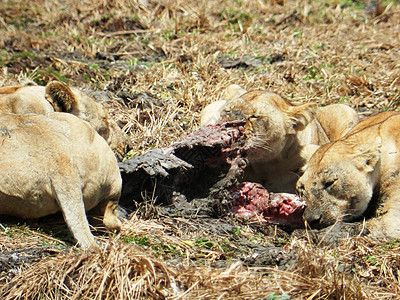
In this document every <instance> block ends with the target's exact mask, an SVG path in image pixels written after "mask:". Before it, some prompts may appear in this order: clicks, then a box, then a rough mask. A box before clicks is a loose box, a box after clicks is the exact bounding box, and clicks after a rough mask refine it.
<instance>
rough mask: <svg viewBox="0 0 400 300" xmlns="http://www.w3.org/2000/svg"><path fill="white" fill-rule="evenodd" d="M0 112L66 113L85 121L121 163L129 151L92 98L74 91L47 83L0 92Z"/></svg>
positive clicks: (125, 139)
mask: <svg viewBox="0 0 400 300" xmlns="http://www.w3.org/2000/svg"><path fill="white" fill-rule="evenodd" d="M0 112H3V113H14V114H25V113H35V114H44V115H45V114H48V113H51V112H66V113H70V114H73V115H75V116H77V117H78V118H80V119H82V120H84V121H87V122H88V123H89V124H90V125H91V126H92V127H93V129H94V130H96V131H97V132H98V133H99V134H100V136H102V137H103V138H104V139H105V140H106V141H107V143H108V144H109V146H110V147H111V148H112V149H113V151H114V152H115V155H116V156H117V158H118V159H119V160H121V159H122V158H123V157H124V155H125V153H126V152H128V151H129V149H130V148H131V144H130V141H129V138H128V136H127V135H126V134H125V133H124V132H123V131H122V130H121V129H120V128H119V127H118V125H117V124H116V123H115V122H114V121H113V120H112V119H111V118H110V116H109V115H108V113H107V111H106V109H105V108H104V107H103V106H102V105H101V104H100V103H97V102H96V101H95V100H94V99H93V98H92V97H90V96H89V95H87V94H86V93H84V92H82V91H80V90H79V89H77V88H74V87H68V86H67V85H65V84H63V83H61V82H58V81H51V82H49V83H48V84H47V85H46V86H45V87H44V86H8V87H2V88H0Z"/></svg>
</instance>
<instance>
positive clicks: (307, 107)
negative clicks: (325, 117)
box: [288, 103, 317, 134]
mask: <svg viewBox="0 0 400 300" xmlns="http://www.w3.org/2000/svg"><path fill="white" fill-rule="evenodd" d="M316 113H317V104H315V103H306V104H302V105H298V106H291V107H290V109H289V111H288V115H289V124H290V125H289V126H290V128H288V133H292V134H293V133H296V131H299V130H303V129H304V128H305V127H306V126H307V125H308V124H309V123H311V122H312V121H313V120H314V119H315V115H316Z"/></svg>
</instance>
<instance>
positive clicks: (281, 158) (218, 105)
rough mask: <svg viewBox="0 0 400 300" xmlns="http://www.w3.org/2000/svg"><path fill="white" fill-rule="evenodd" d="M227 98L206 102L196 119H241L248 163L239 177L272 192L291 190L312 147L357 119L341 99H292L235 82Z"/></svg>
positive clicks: (341, 133) (340, 133) (335, 136)
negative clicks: (321, 103) (322, 102)
mask: <svg viewBox="0 0 400 300" xmlns="http://www.w3.org/2000/svg"><path fill="white" fill-rule="evenodd" d="M225 98H226V99H224V100H220V101H216V102H214V103H211V104H210V105H208V106H206V107H205V108H204V110H203V111H202V113H201V119H200V125H201V126H205V125H209V124H215V123H216V122H221V121H228V120H238V119H244V120H245V121H246V124H245V125H244V127H245V134H246V136H247V141H246V146H245V148H246V149H247V151H246V152H247V153H246V156H247V161H248V165H247V167H246V168H245V170H244V177H243V179H242V180H244V181H255V182H258V183H261V184H262V185H263V186H264V187H265V188H267V189H269V190H271V191H273V192H286V193H294V192H295V189H296V182H297V179H298V178H299V176H300V175H301V168H302V167H303V166H304V165H305V163H306V162H307V161H308V159H309V158H310V156H311V155H312V153H314V151H315V150H316V149H317V148H318V147H319V146H320V145H323V144H326V143H328V142H329V141H332V140H336V139H338V138H340V137H342V136H344V135H345V134H346V133H347V132H348V131H349V130H350V129H351V128H352V127H353V126H354V125H355V124H357V123H358V115H357V113H356V111H354V110H353V109H352V108H350V107H348V106H346V105H344V104H332V105H328V106H326V107H321V108H318V107H317V104H315V103H306V104H302V105H292V104H290V103H289V102H288V101H285V100H284V99H283V98H282V97H280V96H279V95H277V94H275V93H271V92H265V91H260V90H256V91H250V92H247V91H246V90H244V89H242V88H241V87H240V86H238V85H231V86H229V87H228V88H227V89H226V91H225Z"/></svg>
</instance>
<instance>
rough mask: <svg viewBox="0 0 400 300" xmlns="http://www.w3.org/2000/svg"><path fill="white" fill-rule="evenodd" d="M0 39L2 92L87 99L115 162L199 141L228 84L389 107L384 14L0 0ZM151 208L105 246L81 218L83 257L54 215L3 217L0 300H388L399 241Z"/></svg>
mask: <svg viewBox="0 0 400 300" xmlns="http://www.w3.org/2000/svg"><path fill="white" fill-rule="evenodd" d="M0 33H1V34H0V71H1V72H0V73H1V74H0V85H1V86H5V85H10V84H24V83H26V82H28V81H32V82H34V83H36V84H40V85H45V84H46V83H47V82H48V81H50V80H59V81H63V82H65V83H67V84H69V85H72V86H77V87H80V88H82V89H84V90H86V91H88V92H89V93H91V94H92V95H93V96H94V97H95V98H96V99H97V100H98V101H100V102H102V103H103V104H104V106H105V107H106V108H107V109H108V110H109V112H110V114H111V115H112V116H113V118H115V120H116V121H117V122H118V124H119V125H120V127H121V128H123V129H124V131H125V132H126V133H127V134H129V136H130V138H131V140H132V142H133V144H134V148H133V150H132V151H131V152H130V153H129V154H128V155H127V157H131V156H134V155H140V154H144V153H146V152H148V151H149V150H151V149H156V148H161V147H166V146H169V145H171V143H173V142H175V141H178V140H180V139H182V137H183V136H184V135H185V134H187V133H190V132H193V131H195V130H196V129H198V127H199V125H198V122H199V113H200V111H201V109H202V108H203V107H204V106H205V105H207V104H208V103H211V102H212V101H215V100H218V99H220V98H221V96H222V94H223V90H224V88H226V87H227V86H228V85H229V84H232V83H235V84H239V85H241V86H243V87H244V88H246V89H248V90H253V89H262V90H268V91H272V92H275V93H278V94H280V95H282V96H283V97H284V98H286V99H287V100H289V101H292V102H293V103H305V102H311V101H313V102H317V103H318V104H319V105H321V106H322V105H326V104H330V103H346V104H348V105H350V106H351V107H353V108H355V109H356V110H357V111H358V112H359V114H360V116H361V117H366V116H369V115H371V114H374V113H376V112H379V111H384V110H397V109H398V107H399V103H400V63H399V61H400V60H399V58H400V53H399V52H400V42H399V39H400V34H399V33H400V7H399V4H398V1H349V0H336V1H329V0H321V1H304V0H280V1H279V0H258V1H250V0H210V1H193V0H186V1H182V0H178V1H167V0H166V1H153V0H118V1H107V0H102V1H100V0H84V1H77V0H64V1H61V0H56V1H51V0H44V1H38V0H31V1H26V0H12V1H11V0H4V1H3V2H2V4H1V5H0ZM153 196H154V195H152V194H151V192H148V193H147V194H143V195H142V197H141V199H131V202H130V203H129V199H128V200H127V201H128V204H127V205H125V208H121V216H123V217H125V219H124V221H123V229H122V231H121V232H120V233H119V234H115V235H110V234H109V233H106V232H105V230H104V228H102V226H101V225H99V223H100V222H99V220H98V219H97V218H96V217H92V216H90V217H89V219H90V221H91V224H92V231H93V232H94V233H95V234H96V236H97V238H98V240H99V241H100V242H101V243H103V247H102V249H101V250H99V251H94V252H84V251H79V250H78V249H77V248H75V247H73V246H74V240H73V238H72V236H71V235H70V233H69V231H68V230H67V228H66V226H65V223H64V222H63V219H62V216H60V215H56V216H49V217H46V218H42V219H39V220H21V219H15V218H6V217H2V218H1V219H0V297H1V298H2V299H276V300H278V299H281V300H282V299H398V298H399V296H398V295H400V274H399V271H398V270H399V269H400V241H398V240H392V241H377V240H373V239H371V238H370V237H368V232H367V231H366V230H365V228H364V227H363V222H362V221H360V222H358V223H353V224H336V225H335V226H333V227H331V228H327V229H324V230H320V231H317V230H304V229H294V228H289V227H282V226H276V225H271V224H265V223H260V222H257V221H255V220H247V219H243V218H240V217H237V216H234V215H232V214H215V211H213V210H212V209H210V203H208V202H206V201H202V200H201V199H198V200H196V201H191V202H187V201H180V198H179V197H174V200H173V201H170V202H169V203H168V205H166V204H165V203H162V201H160V199H157V197H156V198H155V197H153ZM133 200H135V201H133ZM124 201H125V200H124ZM33 283H34V284H33Z"/></svg>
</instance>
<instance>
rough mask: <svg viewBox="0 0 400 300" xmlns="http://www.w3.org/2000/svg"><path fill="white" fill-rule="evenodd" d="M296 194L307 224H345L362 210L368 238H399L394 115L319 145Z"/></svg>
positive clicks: (399, 142) (399, 144)
mask: <svg viewBox="0 0 400 300" xmlns="http://www.w3.org/2000/svg"><path fill="white" fill-rule="evenodd" d="M297 190H298V192H299V193H300V194H301V195H302V197H303V199H304V200H306V202H307V207H306V209H305V211H304V215H303V218H304V220H306V221H307V222H308V223H309V224H311V226H314V227H324V226H328V225H331V224H333V223H335V222H336V221H351V220H354V219H357V218H359V217H361V216H363V214H364V213H365V212H366V211H367V212H368V213H369V214H371V213H372V215H375V218H372V219H370V220H369V221H367V226H368V227H369V229H370V230H371V232H372V233H373V234H375V235H377V236H386V237H390V238H400V113H397V112H383V113H380V114H378V115H375V116H373V117H370V118H368V119H366V120H364V121H362V122H360V123H359V124H358V125H356V126H355V127H354V128H353V130H351V131H350V132H349V133H348V135H347V136H346V137H344V138H343V139H340V140H338V141H335V142H332V143H329V144H326V145H323V146H321V148H319V149H318V150H317V151H316V152H315V154H314V155H313V156H312V157H311V159H310V161H309V162H308V164H307V166H306V170H305V172H304V174H303V176H302V177H301V178H300V179H299V181H298V183H297ZM372 199H373V201H372ZM367 208H368V210H367Z"/></svg>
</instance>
